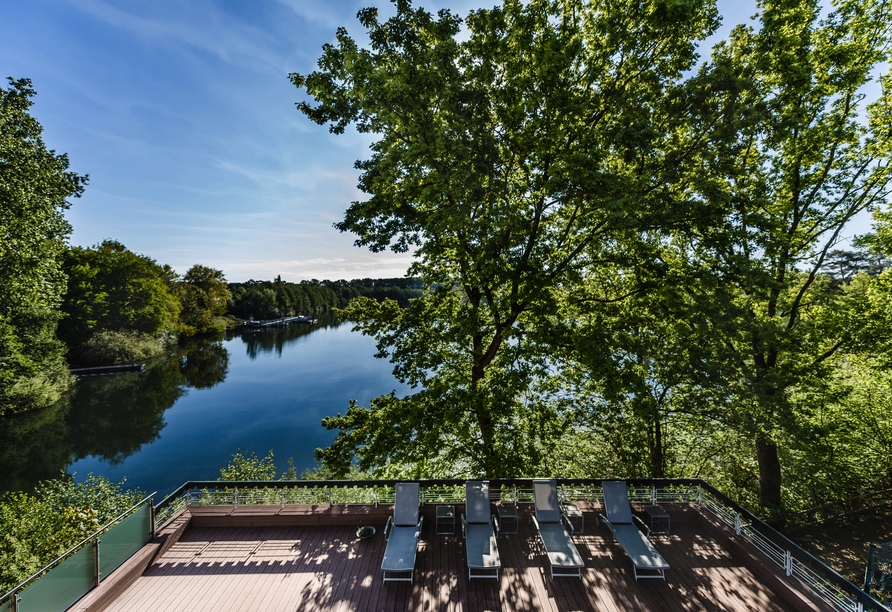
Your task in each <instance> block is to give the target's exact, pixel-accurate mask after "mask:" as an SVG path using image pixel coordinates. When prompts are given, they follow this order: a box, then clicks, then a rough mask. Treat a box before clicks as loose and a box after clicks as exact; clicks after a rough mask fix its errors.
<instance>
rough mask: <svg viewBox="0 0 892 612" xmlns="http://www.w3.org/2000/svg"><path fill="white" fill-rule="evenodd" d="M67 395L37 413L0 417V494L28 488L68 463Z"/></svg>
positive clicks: (51, 476) (62, 468)
mask: <svg viewBox="0 0 892 612" xmlns="http://www.w3.org/2000/svg"><path fill="white" fill-rule="evenodd" d="M66 414H68V398H67V397H63V398H62V399H61V400H59V401H58V402H56V403H55V404H53V405H52V406H50V407H49V408H46V409H45V410H38V411H36V412H25V413H22V414H17V415H13V416H9V417H3V418H0V465H2V466H3V477H2V478H0V495H2V494H3V493H5V492H6V491H30V490H31V488H32V487H33V486H34V485H35V484H37V482H38V481H40V480H46V479H48V478H55V477H56V476H58V475H59V472H60V471H61V470H64V469H65V468H67V467H68V466H69V465H70V464H71V454H70V452H69V450H68V444H67V439H68V424H67V423H66V422H65V415H66Z"/></svg>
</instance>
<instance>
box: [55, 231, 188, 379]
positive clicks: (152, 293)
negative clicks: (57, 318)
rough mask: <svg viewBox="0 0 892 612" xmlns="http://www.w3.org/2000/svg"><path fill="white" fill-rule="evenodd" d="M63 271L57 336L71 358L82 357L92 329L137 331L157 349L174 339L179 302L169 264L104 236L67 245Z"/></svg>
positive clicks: (94, 331)
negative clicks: (99, 240)
mask: <svg viewBox="0 0 892 612" xmlns="http://www.w3.org/2000/svg"><path fill="white" fill-rule="evenodd" d="M64 270H65V272H66V273H67V274H68V292H67V293H66V294H65V299H64V301H63V303H62V310H63V311H64V312H65V315H66V317H65V319H64V320H63V321H62V323H61V324H60V326H59V337H60V338H61V339H62V340H63V341H64V342H65V343H66V344H67V345H68V347H69V351H70V358H71V359H73V360H75V361H77V360H79V359H82V358H83V357H84V355H83V349H84V347H85V345H86V344H87V342H88V341H89V340H90V339H91V338H92V337H93V336H94V335H95V334H97V333H103V332H113V333H114V334H125V335H126V332H136V333H138V334H141V335H144V336H148V338H149V340H150V341H151V342H155V344H156V345H157V346H158V347H161V346H163V345H165V344H167V343H169V342H171V341H172V340H173V339H174V338H175V337H176V328H177V317H178V315H179V312H180V303H179V300H178V299H177V296H176V294H175V293H174V288H173V287H172V285H171V282H172V280H173V279H172V271H171V270H170V268H169V267H165V266H161V265H159V264H157V263H156V262H155V261H154V260H153V259H151V258H149V257H146V256H145V255H138V254H136V253H133V252H132V251H130V250H128V249H127V248H126V247H125V246H124V245H123V244H121V243H120V242H117V241H114V240H105V241H103V242H102V243H100V244H97V245H96V246H94V247H92V248H84V247H74V248H72V249H70V250H69V251H68V252H67V253H66V255H65V260H64ZM159 350H160V348H159ZM100 365H101V364H100Z"/></svg>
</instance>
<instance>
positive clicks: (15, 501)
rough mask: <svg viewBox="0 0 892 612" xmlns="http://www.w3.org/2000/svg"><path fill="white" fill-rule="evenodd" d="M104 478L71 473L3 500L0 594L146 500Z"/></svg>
mask: <svg viewBox="0 0 892 612" xmlns="http://www.w3.org/2000/svg"><path fill="white" fill-rule="evenodd" d="M122 485H123V481H122V482H121V483H119V484H114V483H112V482H111V481H109V480H107V479H105V478H102V477H101V476H93V474H90V475H89V476H87V480H86V481H85V482H82V483H75V482H74V481H73V480H72V479H71V477H69V476H68V475H63V477H62V478H59V479H55V480H47V481H44V482H41V483H40V484H38V485H37V487H36V489H35V491H34V493H33V494H30V493H10V494H8V495H6V496H4V497H3V499H2V500H0V593H5V592H7V591H8V590H9V589H11V588H12V587H14V586H15V585H17V584H19V583H20V582H22V581H23V580H25V579H26V578H28V577H29V576H31V575H32V574H34V573H35V572H37V571H38V570H40V569H41V568H42V567H44V566H45V565H47V564H48V563H50V562H51V561H53V560H54V559H56V558H57V557H58V556H59V555H61V554H62V553H64V552H65V551H67V550H68V549H70V548H71V547H73V546H74V545H75V544H77V543H78V542H80V541H81V540H83V539H85V538H86V537H88V536H90V535H91V534H93V533H94V532H95V531H96V530H97V529H99V528H100V527H102V526H103V525H105V524H106V523H108V522H109V521H111V520H112V519H114V518H115V517H116V516H118V515H119V514H121V513H123V512H124V511H126V510H127V509H128V508H130V507H132V506H133V505H134V504H136V503H137V502H139V501H140V500H141V499H142V498H143V494H142V493H141V492H139V491H135V490H133V491H128V490H125V489H123V488H122Z"/></svg>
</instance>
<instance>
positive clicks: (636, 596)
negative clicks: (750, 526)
mask: <svg viewBox="0 0 892 612" xmlns="http://www.w3.org/2000/svg"><path fill="white" fill-rule="evenodd" d="M431 523H432V521H431ZM672 527H673V533H672V535H670V536H665V535H664V536H655V538H654V542H655V545H656V547H657V548H658V549H659V551H660V552H661V553H662V555H663V556H664V557H665V558H666V560H667V561H668V562H669V564H670V565H671V567H672V569H671V570H669V571H668V572H667V580H666V581H665V582H663V581H662V580H639V581H638V582H635V579H634V577H633V575H632V566H631V563H630V562H629V560H628V558H627V557H626V555H625V553H624V552H623V550H622V549H621V548H620V547H619V545H618V544H616V543H615V542H612V541H611V537H610V532H609V531H608V530H607V528H606V527H604V526H600V527H596V526H595V525H594V523H593V522H587V523H586V526H585V532H584V534H582V535H577V536H575V538H574V540H575V542H576V547H577V548H578V549H579V552H580V554H581V555H582V557H583V559H584V560H585V566H586V567H585V569H584V570H583V577H582V580H580V579H578V578H557V579H555V580H551V579H550V578H549V572H548V567H547V562H546V559H545V556H544V554H543V551H542V548H541V545H540V544H539V542H538V538H537V537H536V532H535V530H534V528H533V527H531V526H529V525H527V524H525V523H524V524H521V525H520V533H519V534H517V535H508V536H503V537H502V538H500V539H499V549H500V552H501V557H502V564H503V566H504V570H503V572H502V575H501V577H500V580H498V581H496V580H492V579H474V580H473V581H469V580H468V578H467V567H466V565H465V559H464V548H463V543H462V538H461V535H460V534H459V535H458V536H457V537H456V536H453V535H435V534H434V529H433V525H432V524H428V523H427V522H426V524H425V528H424V533H423V537H422V540H421V543H420V546H419V551H418V559H417V562H416V575H415V583H414V584H413V585H410V584H409V583H394V582H388V583H387V584H386V585H385V584H382V580H381V571H380V569H379V568H380V566H381V559H382V556H383V554H384V547H385V544H386V542H385V540H384V538H383V537H381V536H380V530H379V535H377V536H375V537H374V538H372V539H371V540H364V541H361V540H358V539H356V537H355V527H348V526H316V527H279V528H231V529H223V528H215V529H202V528H193V529H190V530H189V531H187V532H186V533H185V534H184V535H183V537H182V538H181V539H180V541H179V542H178V543H176V544H175V545H174V546H173V547H171V548H170V550H169V551H168V552H167V553H166V554H164V555H163V556H162V557H161V558H159V559H157V560H156V561H155V563H154V564H153V565H152V566H151V567H150V568H149V569H148V570H147V571H146V572H145V573H144V574H143V576H142V577H140V578H139V579H138V580H137V581H136V582H135V583H134V584H133V585H132V586H131V587H130V588H129V589H128V590H127V591H126V592H125V593H124V594H123V595H122V596H121V597H119V598H118V599H117V600H116V601H114V602H113V603H112V604H111V606H110V607H109V608H107V609H108V610H109V611H110V612H136V611H139V610H151V611H152V612H173V611H177V612H179V611H182V610H190V611H204V610H206V611H208V612H212V611H213V612H221V611H223V612H225V611H228V610H233V611H234V610H239V611H246V610H250V611H252V612H263V611H273V610H275V611H283V612H284V611H296V610H333V611H334V610H337V611H341V610H344V611H346V610H356V611H365V610H397V611H403V610H412V611H416V610H417V611H422V610H450V611H453V610H454V611H459V610H461V611H474V610H562V611H563V610H609V611H618V610H635V611H650V610H667V611H681V610H692V611H693V610H698V611H699V610H734V611H741V612H742V611H752V610H759V611H766V612H771V611H781V610H791V608H789V607H788V606H787V605H786V604H785V603H783V601H782V600H780V598H779V597H778V596H777V595H776V594H775V593H773V592H772V591H770V590H769V589H768V588H767V587H766V586H764V585H763V584H762V583H761V582H760V581H759V580H758V579H757V578H756V577H755V576H754V575H753V574H752V573H750V572H749V571H748V570H747V569H745V568H744V567H742V566H741V564H740V563H739V562H738V561H737V560H736V559H735V558H734V557H733V556H732V555H731V554H730V553H728V551H726V550H725V549H724V548H723V547H722V546H720V545H719V544H718V543H717V542H715V541H714V540H713V538H711V537H709V536H708V535H707V534H706V532H705V531H704V530H703V529H702V528H701V527H699V525H698V523H696V522H693V521H689V522H679V523H678V525H676V524H675V523H673V525H672Z"/></svg>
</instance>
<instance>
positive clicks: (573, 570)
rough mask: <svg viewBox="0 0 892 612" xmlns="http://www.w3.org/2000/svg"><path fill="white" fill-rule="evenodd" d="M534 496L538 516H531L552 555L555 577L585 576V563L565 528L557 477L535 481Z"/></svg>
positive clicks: (543, 544)
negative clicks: (583, 570) (583, 573)
mask: <svg viewBox="0 0 892 612" xmlns="http://www.w3.org/2000/svg"><path fill="white" fill-rule="evenodd" d="M533 496H534V497H535V500H536V516H530V521H532V522H533V523H535V525H536V531H538V532H539V539H540V540H542V546H543V547H544V548H545V554H546V555H548V562H549V564H551V577H552V579H554V578H555V577H556V576H576V577H577V578H581V577H582V568H583V567H584V566H585V562H584V561H583V560H582V557H581V556H580V554H579V551H578V550H576V545H575V544H573V539H572V538H571V537H570V534H569V533H567V530H566V528H564V523H563V520H565V518H564V515H563V514H562V513H561V507H560V504H559V503H558V496H557V483H556V482H555V481H554V480H543V479H536V480H534V481H533Z"/></svg>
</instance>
